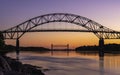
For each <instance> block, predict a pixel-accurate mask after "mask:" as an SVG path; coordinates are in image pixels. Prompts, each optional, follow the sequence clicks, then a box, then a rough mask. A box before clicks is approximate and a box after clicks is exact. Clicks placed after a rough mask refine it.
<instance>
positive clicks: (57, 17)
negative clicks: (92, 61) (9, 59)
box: [1, 13, 120, 56]
mask: <svg viewBox="0 0 120 75" xmlns="http://www.w3.org/2000/svg"><path fill="white" fill-rule="evenodd" d="M53 22H65V23H71V24H74V25H77V26H79V27H83V28H84V29H78V28H77V27H76V29H74V28H73V27H72V28H71V29H69V27H63V28H60V27H59V26H57V27H58V28H57V29H54V27H52V28H49V25H48V27H47V29H44V28H40V29H34V28H36V27H38V26H44V25H45V24H48V23H53ZM1 32H2V34H3V37H4V39H15V40H16V53H17V55H19V39H20V38H21V37H22V36H23V35H24V34H25V33H27V32H92V33H94V34H95V35H96V36H97V37H98V38H99V46H100V48H101V50H100V53H99V55H100V56H104V54H103V53H104V51H103V50H102V47H103V45H104V39H120V32H118V31H115V30H112V29H109V28H107V27H105V26H103V25H101V24H98V23H97V22H95V21H93V20H90V19H88V18H85V17H82V16H79V15H74V14H68V13H52V14H46V15H41V16H38V17H34V18H32V19H29V20H27V21H25V22H23V23H21V24H19V25H17V26H15V27H12V28H10V29H7V30H4V31H1Z"/></svg>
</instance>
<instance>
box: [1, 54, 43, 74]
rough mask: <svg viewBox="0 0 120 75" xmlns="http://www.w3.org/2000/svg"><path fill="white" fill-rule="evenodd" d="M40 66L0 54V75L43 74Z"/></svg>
mask: <svg viewBox="0 0 120 75" xmlns="http://www.w3.org/2000/svg"><path fill="white" fill-rule="evenodd" d="M40 68H41V67H37V66H33V65H30V64H22V63H21V62H20V61H18V60H16V59H12V58H10V57H7V56H5V55H4V56H3V55H0V75H45V74H44V73H43V72H42V71H41V69H40Z"/></svg>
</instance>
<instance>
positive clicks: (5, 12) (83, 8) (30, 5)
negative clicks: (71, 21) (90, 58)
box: [0, 0, 120, 30]
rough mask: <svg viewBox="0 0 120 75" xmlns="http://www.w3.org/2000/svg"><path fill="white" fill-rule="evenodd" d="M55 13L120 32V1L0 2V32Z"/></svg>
mask: <svg viewBox="0 0 120 75" xmlns="http://www.w3.org/2000/svg"><path fill="white" fill-rule="evenodd" d="M57 12H58V13H72V14H77V15H81V16H84V17H88V18H90V19H92V20H94V21H96V22H98V23H100V24H102V25H104V26H107V27H109V28H112V29H115V30H120V24H119V23H120V0H0V30H4V29H8V28H10V27H13V26H15V25H18V24H20V23H21V22H23V21H25V20H28V19H30V18H33V17H36V16H40V15H42V14H48V13H57Z"/></svg>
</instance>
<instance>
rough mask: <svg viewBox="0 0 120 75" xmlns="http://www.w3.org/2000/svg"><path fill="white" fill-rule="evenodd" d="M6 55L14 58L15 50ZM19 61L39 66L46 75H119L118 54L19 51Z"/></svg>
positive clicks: (119, 60)
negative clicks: (100, 55) (99, 54)
mask: <svg viewBox="0 0 120 75" xmlns="http://www.w3.org/2000/svg"><path fill="white" fill-rule="evenodd" d="M7 56H9V57H12V58H15V56H16V54H15V52H12V53H8V54H7ZM20 61H21V62H23V63H25V64H32V65H36V66H39V67H42V68H41V69H42V70H43V72H44V73H45V74H46V75H120V54H105V57H104V58H99V57H98V53H93V52H76V51H70V52H69V53H68V52H66V51H54V52H53V53H51V52H25V51H24V52H21V53H20Z"/></svg>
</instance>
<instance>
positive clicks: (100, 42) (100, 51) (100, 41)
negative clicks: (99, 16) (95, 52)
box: [99, 38, 104, 57]
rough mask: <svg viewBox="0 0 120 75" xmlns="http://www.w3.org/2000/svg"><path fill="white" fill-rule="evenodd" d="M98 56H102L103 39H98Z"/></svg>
mask: <svg viewBox="0 0 120 75" xmlns="http://www.w3.org/2000/svg"><path fill="white" fill-rule="evenodd" d="M99 57H104V39H103V38H100V39H99Z"/></svg>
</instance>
